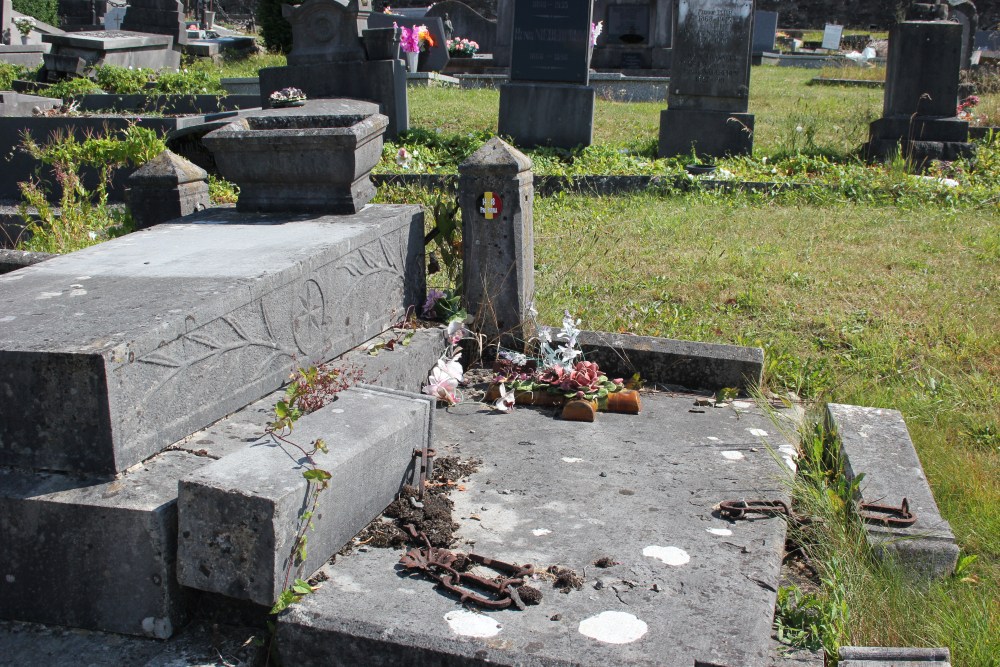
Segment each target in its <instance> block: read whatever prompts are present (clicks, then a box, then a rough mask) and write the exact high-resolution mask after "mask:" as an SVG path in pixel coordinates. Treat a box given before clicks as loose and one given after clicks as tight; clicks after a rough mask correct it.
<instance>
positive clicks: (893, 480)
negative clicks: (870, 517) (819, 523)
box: [827, 403, 958, 577]
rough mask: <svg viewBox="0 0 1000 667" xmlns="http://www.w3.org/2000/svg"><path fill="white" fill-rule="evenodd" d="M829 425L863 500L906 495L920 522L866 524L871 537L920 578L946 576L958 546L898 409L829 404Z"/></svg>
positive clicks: (890, 500)
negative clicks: (905, 525)
mask: <svg viewBox="0 0 1000 667" xmlns="http://www.w3.org/2000/svg"><path fill="white" fill-rule="evenodd" d="M827 420H828V424H829V426H830V427H831V429H832V430H833V432H834V433H835V434H836V436H837V437H838V438H839V440H840V446H841V456H842V457H843V459H844V465H845V470H844V472H845V474H846V475H847V478H848V479H854V478H855V477H856V476H858V475H859V474H861V473H864V476H865V477H864V479H863V480H862V481H861V498H860V500H861V501H862V502H868V503H877V504H881V505H892V506H894V507H898V506H899V505H900V504H901V503H902V502H903V498H906V499H907V501H908V502H909V505H910V510H911V511H912V512H913V513H914V514H915V515H916V518H917V520H916V522H915V523H914V524H913V525H912V526H910V527H908V528H898V527H885V526H880V525H878V524H867V525H866V530H867V533H868V541H869V542H870V543H871V544H872V545H873V546H874V547H875V548H876V551H878V552H880V553H887V554H891V555H892V556H894V557H895V558H897V559H898V560H899V561H900V563H901V564H902V565H903V567H904V568H905V570H906V571H907V572H909V573H911V574H914V575H915V576H918V577H943V576H947V575H949V574H951V573H952V572H953V571H954V570H955V564H956V563H957V561H958V545H956V544H955V536H954V534H953V533H952V532H951V525H950V524H949V523H948V522H947V521H945V520H944V519H943V518H942V517H941V513H940V512H939V511H938V507H937V503H935V502H934V494H933V493H932V492H931V488H930V485H929V484H928V482H927V477H926V476H925V475H924V470H923V468H922V467H921V466H920V459H919V458H918V457H917V452H916V450H915V449H914V448H913V442H912V441H911V440H910V434H909V432H908V431H907V430H906V423H905V422H904V421H903V415H901V414H900V413H899V412H898V411H897V410H886V409H882V408H866V407H860V406H857V405H841V404H836V403H830V404H829V405H827Z"/></svg>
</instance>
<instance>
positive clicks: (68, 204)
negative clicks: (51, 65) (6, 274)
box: [17, 125, 166, 253]
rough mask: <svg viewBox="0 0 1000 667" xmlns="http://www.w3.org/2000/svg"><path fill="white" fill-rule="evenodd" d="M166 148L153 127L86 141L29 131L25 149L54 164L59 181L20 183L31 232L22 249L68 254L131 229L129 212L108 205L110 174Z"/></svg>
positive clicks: (23, 214) (22, 212) (22, 208)
mask: <svg viewBox="0 0 1000 667" xmlns="http://www.w3.org/2000/svg"><path fill="white" fill-rule="evenodd" d="M165 148H166V146H165V144H164V142H163V140H162V139H161V138H160V137H159V136H157V134H156V133H155V132H154V131H152V130H150V129H147V128H143V127H139V126H137V125H131V126H129V127H128V128H127V129H126V130H124V131H123V132H120V133H115V134H107V135H105V136H96V135H92V136H88V137H86V138H84V139H82V140H81V139H78V138H77V137H76V136H75V135H73V134H69V133H65V132H64V133H56V134H55V135H53V136H52V137H51V138H50V139H49V140H48V141H47V142H45V143H38V142H37V141H36V140H35V139H34V138H33V137H32V136H31V135H30V134H29V133H26V134H25V135H24V137H23V140H22V142H21V145H20V150H23V151H25V152H27V153H28V154H30V155H31V156H32V157H33V158H35V159H36V160H38V161H39V163H40V164H43V165H47V166H49V167H51V169H52V173H53V175H54V178H55V183H48V182H45V181H42V180H40V179H38V180H33V181H28V182H23V183H20V184H19V185H20V188H21V195H22V197H23V202H22V203H21V206H20V210H19V213H20V215H21V217H22V218H23V219H24V221H25V223H27V227H26V232H27V233H26V234H25V237H26V238H24V239H22V240H21V241H20V242H19V243H18V244H17V248H18V249H19V250H34V251H38V252H52V253H66V252H72V251H73V250H79V249H81V248H85V247H87V246H90V245H94V244H95V243H100V242H101V241H104V240H107V239H109V238H114V237H115V236H121V235H122V234H126V233H128V232H130V231H131V230H132V220H131V217H130V216H129V214H128V212H127V211H126V210H125V209H123V208H121V207H115V206H111V205H110V204H109V203H108V194H109V193H108V185H109V183H110V181H111V174H112V172H113V171H114V170H115V169H117V168H120V167H124V166H132V167H137V166H139V165H142V164H144V163H145V162H147V161H148V160H150V159H152V158H153V157H155V156H156V155H158V154H159V153H161V152H162V151H163V150H164V149H165ZM85 169H90V170H93V171H94V172H96V175H95V178H93V182H94V183H95V185H94V186H91V187H88V186H87V185H86V184H85V182H84V170H85ZM53 187H56V188H58V191H59V197H58V201H59V204H58V210H57V209H56V208H55V207H53V206H52V205H50V204H49V199H50V197H49V194H50V191H51V189H52V188H53Z"/></svg>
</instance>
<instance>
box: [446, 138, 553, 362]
mask: <svg viewBox="0 0 1000 667" xmlns="http://www.w3.org/2000/svg"><path fill="white" fill-rule="evenodd" d="M458 173H459V181H458V190H459V192H458V199H459V204H460V205H461V209H462V252H463V262H464V271H463V283H464V284H463V290H464V291H463V295H464V302H465V303H464V305H465V308H466V310H467V311H468V312H469V314H470V315H471V316H472V318H473V321H474V323H473V325H472V329H473V331H475V332H477V333H480V334H483V335H484V336H485V337H486V341H485V343H486V346H484V347H488V346H495V345H496V344H498V343H499V344H500V345H502V346H503V347H505V348H508V349H514V350H522V351H523V350H524V346H525V342H526V341H527V340H528V339H529V338H531V336H532V335H533V333H534V332H533V330H532V328H531V327H532V322H531V318H530V316H529V310H530V309H531V302H532V299H533V298H534V292H535V279H534V275H535V246H534V230H533V225H532V206H533V203H534V197H535V188H534V181H533V178H534V177H533V175H532V172H531V159H530V158H528V157H527V156H526V155H525V154H524V153H521V152H520V151H518V150H517V149H516V148H514V147H513V146H511V145H510V144H508V143H506V142H504V141H503V140H501V139H499V138H497V137H494V138H493V139H490V140H489V141H488V142H487V143H486V144H485V145H484V146H483V147H482V148H480V149H479V150H478V151H476V152H475V153H473V154H472V155H471V156H470V157H469V158H468V159H467V160H466V161H465V162H463V163H462V164H461V165H459V167H458Z"/></svg>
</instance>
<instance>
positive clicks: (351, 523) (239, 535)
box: [177, 388, 433, 605]
mask: <svg viewBox="0 0 1000 667" xmlns="http://www.w3.org/2000/svg"><path fill="white" fill-rule="evenodd" d="M432 412H433V409H432V401H431V399H430V398H429V397H425V396H420V395H417V394H404V393H402V392H394V391H386V390H376V389H374V388H352V389H348V390H347V391H344V392H342V393H341V394H339V396H338V399H337V400H336V401H335V402H333V403H331V404H329V405H327V406H326V407H324V408H322V409H320V410H318V411H316V412H314V413H312V414H309V415H306V416H305V417H302V418H300V419H299V420H298V422H296V424H295V430H294V431H293V432H292V434H291V435H290V436H289V439H290V440H292V441H294V442H296V443H301V444H302V445H303V446H305V447H308V446H309V443H311V442H314V441H315V440H316V439H318V438H322V439H323V440H324V441H325V442H326V444H327V446H328V447H329V453H327V454H323V453H316V454H314V455H313V459H314V461H315V465H316V467H317V468H320V469H323V470H326V471H328V472H329V473H331V475H332V478H331V479H330V480H329V484H330V485H329V488H328V489H326V490H324V491H322V492H320V495H319V501H318V503H319V504H318V506H317V509H316V512H315V514H314V515H313V517H312V522H313V524H314V526H315V527H314V529H312V530H309V531H307V532H306V537H307V539H308V556H307V558H306V560H305V562H304V563H302V564H301V565H299V566H294V567H293V569H294V572H295V573H294V576H296V577H303V578H305V577H308V576H309V575H311V574H312V573H313V572H315V571H316V569H317V568H319V567H320V566H321V565H322V564H323V563H325V562H326V561H327V559H329V558H330V556H331V555H332V554H334V553H336V552H337V551H338V550H340V549H341V547H343V546H344V544H346V543H347V542H348V541H349V540H350V539H351V538H352V537H353V536H354V535H356V534H357V533H358V532H359V531H360V530H361V529H362V528H364V527H365V526H366V525H367V524H368V523H369V522H370V521H371V520H372V519H373V518H375V517H376V516H377V515H378V514H379V513H380V512H381V511H382V510H383V509H385V507H387V506H388V505H389V503H391V502H392V501H393V499H394V498H395V497H396V495H397V494H398V493H399V490H400V488H401V487H402V486H403V484H405V483H409V482H410V481H412V479H413V473H414V466H413V450H414V449H422V448H424V447H427V446H429V443H430V440H429V438H430V435H429V432H430V428H431V421H430V420H431V414H432ZM306 470H307V467H306V466H305V465H304V460H303V455H302V453H301V452H300V451H298V450H297V449H296V448H294V447H292V446H289V445H287V444H284V445H283V444H281V443H277V442H276V441H274V440H272V439H271V438H270V437H267V438H265V439H262V440H261V441H259V442H258V443H256V444H254V445H252V446H250V447H247V448H246V449H244V450H242V451H240V452H237V453H234V454H231V455H229V456H226V457H224V458H222V459H219V460H218V461H215V462H214V463H212V464H210V465H208V466H206V467H205V468H204V469H203V470H200V471H198V472H196V473H194V474H192V475H190V476H188V477H187V478H185V479H183V480H182V481H181V483H180V496H179V501H178V503H179V531H180V542H179V545H178V566H177V576H178V579H179V580H180V582H181V583H182V584H184V585H186V586H190V587H192V588H197V589H199V590H204V591H211V592H216V593H221V594H223V595H226V596H229V597H233V598H238V599H247V600H252V601H253V602H256V603H258V604H264V605H271V604H273V603H274V601H275V600H277V598H278V596H279V595H280V594H281V592H282V590H283V589H284V587H285V573H286V570H287V568H288V567H289V563H290V559H292V557H293V555H292V551H293V549H294V546H295V539H296V535H297V533H298V531H299V529H300V527H301V516H302V513H303V512H304V511H306V510H307V509H309V508H310V507H311V504H312V502H311V493H312V487H311V485H310V483H309V482H308V480H306V479H305V478H304V477H303V472H305V471H306Z"/></svg>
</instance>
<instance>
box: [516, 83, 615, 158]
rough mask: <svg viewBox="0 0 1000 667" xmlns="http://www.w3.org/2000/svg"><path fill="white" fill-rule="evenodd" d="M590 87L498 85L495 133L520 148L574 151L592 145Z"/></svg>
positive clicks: (592, 125) (592, 109) (593, 92)
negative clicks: (551, 147)
mask: <svg viewBox="0 0 1000 667" xmlns="http://www.w3.org/2000/svg"><path fill="white" fill-rule="evenodd" d="M596 97H597V93H596V91H595V90H594V88H593V87H591V86H577V85H573V84H558V83H546V84H539V83H523V82H512V83H505V84H503V85H501V86H500V111H499V115H498V122H497V134H499V135H501V136H505V137H511V138H512V139H513V141H514V143H515V144H516V145H517V146H518V147H520V148H534V147H537V146H555V147H558V148H575V147H577V146H589V145H591V144H592V143H593V142H594V103H595V99H596Z"/></svg>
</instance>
